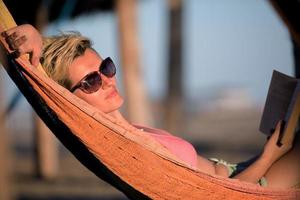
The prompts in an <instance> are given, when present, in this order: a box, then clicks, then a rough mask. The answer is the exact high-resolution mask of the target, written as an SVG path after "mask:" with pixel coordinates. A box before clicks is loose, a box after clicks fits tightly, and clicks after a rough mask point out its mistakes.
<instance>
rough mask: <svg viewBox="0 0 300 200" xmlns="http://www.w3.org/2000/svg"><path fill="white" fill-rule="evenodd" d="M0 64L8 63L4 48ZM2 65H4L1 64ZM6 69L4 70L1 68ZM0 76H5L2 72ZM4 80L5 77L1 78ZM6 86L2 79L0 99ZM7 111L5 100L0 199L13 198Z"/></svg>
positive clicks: (1, 107)
mask: <svg viewBox="0 0 300 200" xmlns="http://www.w3.org/2000/svg"><path fill="white" fill-rule="evenodd" d="M0 61H1V62H0V65H1V64H2V65H3V66H4V65H6V62H5V61H6V56H5V54H4V51H3V49H2V48H0ZM0 67H2V66H0ZM1 71H4V70H1ZM0 76H3V74H1V75H0ZM0 80H3V79H0ZM2 88H4V83H3V81H0V99H2V97H3V96H4V92H3V90H2ZM4 112H5V109H4V105H3V101H0V199H1V200H2V199H3V200H10V199H12V191H11V170H10V169H11V154H10V145H9V143H10V142H9V138H8V135H7V134H8V133H7V128H6V125H5V116H4V115H3V114H4Z"/></svg>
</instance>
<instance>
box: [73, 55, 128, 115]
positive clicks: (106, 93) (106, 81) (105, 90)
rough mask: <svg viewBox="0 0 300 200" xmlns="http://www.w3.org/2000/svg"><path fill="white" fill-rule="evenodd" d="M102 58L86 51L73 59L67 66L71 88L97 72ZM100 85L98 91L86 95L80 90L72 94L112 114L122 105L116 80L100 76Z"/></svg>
mask: <svg viewBox="0 0 300 200" xmlns="http://www.w3.org/2000/svg"><path fill="white" fill-rule="evenodd" d="M101 62H102V58H101V57H100V56H99V55H98V54H97V53H96V52H95V51H94V50H92V49H87V50H86V51H85V52H84V54H83V55H82V56H79V57H77V58H75V60H74V61H73V62H72V63H71V65H70V66H69V79H70V80H71V83H72V86H74V85H75V84H77V83H78V82H79V81H80V80H81V79H82V78H83V77H84V76H86V75H87V74H89V73H91V72H94V71H99V66H100V64H101ZM101 79H102V85H101V87H100V88H99V90H98V91H96V92H94V93H91V94H87V93H85V92H83V91H82V90H81V89H79V88H78V89H76V90H75V91H74V92H73V93H74V94H75V95H76V96H78V97H80V98H81V99H83V100H85V101H86V102H88V103H89V104H91V105H93V106H95V107H96V108H98V109H99V110H101V111H102V112H105V113H113V112H114V111H116V110H118V109H119V108H120V107H121V105H122V104H123V98H122V97H121V95H120V94H119V92H118V90H117V84H116V78H115V76H114V77H112V78H108V77H106V76H104V75H103V74H101Z"/></svg>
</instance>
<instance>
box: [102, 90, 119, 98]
mask: <svg viewBox="0 0 300 200" xmlns="http://www.w3.org/2000/svg"><path fill="white" fill-rule="evenodd" d="M117 94H118V91H117V90H116V89H115V88H114V89H113V90H112V91H110V92H109V93H108V95H107V96H106V98H105V99H110V98H112V97H114V96H116V95H117Z"/></svg>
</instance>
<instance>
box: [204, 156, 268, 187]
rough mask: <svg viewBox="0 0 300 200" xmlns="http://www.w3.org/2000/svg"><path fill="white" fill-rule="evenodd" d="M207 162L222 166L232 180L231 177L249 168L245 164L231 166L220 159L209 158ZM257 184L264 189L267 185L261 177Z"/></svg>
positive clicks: (265, 180)
mask: <svg viewBox="0 0 300 200" xmlns="http://www.w3.org/2000/svg"><path fill="white" fill-rule="evenodd" d="M209 160H211V161H213V162H215V163H216V164H217V165H220V164H222V165H224V166H225V167H226V168H227V169H228V174H229V177H230V178H232V177H233V176H235V175H237V174H238V173H240V172H241V171H243V170H244V169H246V168H247V167H248V166H249V163H247V165H246V164H245V163H246V162H244V163H238V164H231V163H228V162H226V161H225V160H222V159H217V158H210V159H209ZM258 184H259V185H260V186H264V187H266V186H267V185H268V182H267V179H266V178H265V177H261V178H260V179H259V181H258Z"/></svg>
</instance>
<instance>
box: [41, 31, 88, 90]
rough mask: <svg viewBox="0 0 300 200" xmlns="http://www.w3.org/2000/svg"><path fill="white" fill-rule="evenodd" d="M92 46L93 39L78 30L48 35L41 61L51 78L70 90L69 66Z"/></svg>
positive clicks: (44, 40) (44, 41)
mask: <svg viewBox="0 0 300 200" xmlns="http://www.w3.org/2000/svg"><path fill="white" fill-rule="evenodd" d="M91 46H92V44H91V41H90V40H89V39H88V38H86V37H83V36H81V34H80V33H78V32H68V33H62V34H61V35H58V36H51V37H46V38H44V39H43V53H42V57H41V59H40V61H41V64H42V66H43V68H44V70H45V72H46V73H47V75H48V76H49V77H50V78H51V79H53V80H54V81H56V82H57V83H58V84H60V85H62V86H63V87H65V88H67V89H69V90H70V88H71V84H72V83H71V81H70V79H69V66H70V65H71V63H72V62H73V61H74V59H75V58H77V57H78V56H81V55H83V54H84V52H85V50H86V49H87V48H92V47H91Z"/></svg>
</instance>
